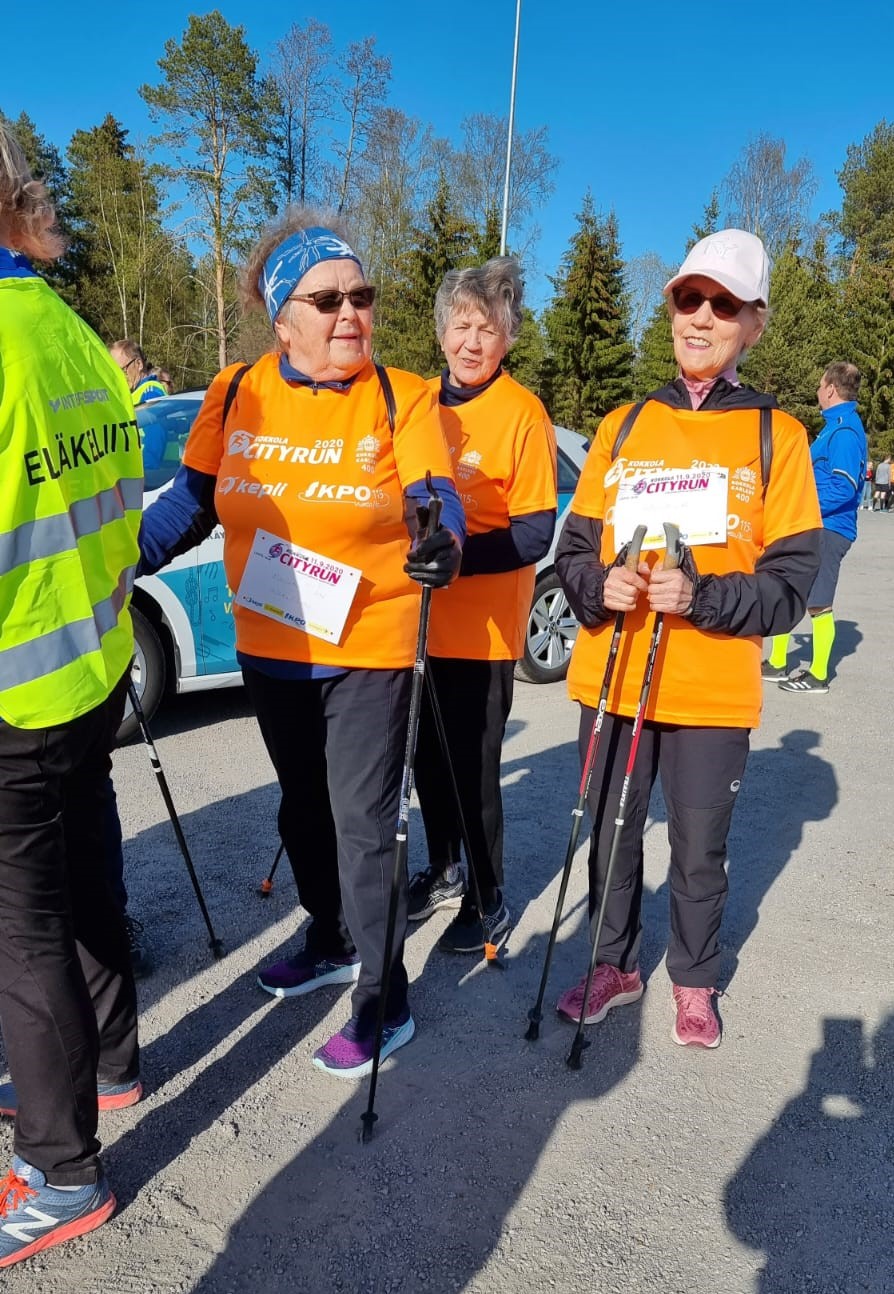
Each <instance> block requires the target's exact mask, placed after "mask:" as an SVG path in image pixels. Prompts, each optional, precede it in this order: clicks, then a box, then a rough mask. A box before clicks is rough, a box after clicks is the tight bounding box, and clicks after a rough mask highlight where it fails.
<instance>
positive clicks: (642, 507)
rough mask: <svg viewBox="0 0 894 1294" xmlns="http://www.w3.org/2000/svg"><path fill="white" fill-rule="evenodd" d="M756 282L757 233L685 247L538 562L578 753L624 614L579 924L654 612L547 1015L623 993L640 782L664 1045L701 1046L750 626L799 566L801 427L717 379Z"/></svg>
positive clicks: (758, 292) (750, 331)
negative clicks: (658, 932)
mask: <svg viewBox="0 0 894 1294" xmlns="http://www.w3.org/2000/svg"><path fill="white" fill-rule="evenodd" d="M769 278H770V266H769V262H768V259H767V254H766V252H765V250H764V247H763V244H762V243H761V241H760V239H759V238H757V237H755V236H754V235H753V234H750V233H747V232H745V231H744V230H741V229H723V230H720V231H719V232H718V233H716V234H711V235H709V236H708V237H707V238H703V239H702V240H701V241H700V242H698V243H696V245H695V246H694V247H693V248H692V250H691V251H690V252H689V254H688V255H687V257H686V259H685V260H684V262H683V264H682V265H681V267H680V270H679V272H678V273H677V274H675V275H674V276H673V278H672V279H671V280H670V282H668V283H667V284H666V286H665V288H664V294H665V297H666V298H667V306H668V311H669V314H670V321H671V330H672V333H673V343H674V354H675V356H676V359H677V364H678V365H679V371H678V375H677V377H676V379H675V380H674V381H673V382H671V383H669V384H668V385H667V386H665V387H663V388H662V389H661V390H659V391H656V392H654V393H653V394H652V395H650V396H649V397H648V398H647V399H646V400H644V401H642V402H641V403H640V404H637V405H625V406H624V407H622V408H620V409H616V410H615V411H614V412H613V413H610V414H609V415H608V416H607V417H606V418H604V419H603V421H602V423H601V424H600V426H599V430H598V432H597V435H596V439H595V441H594V443H593V447H592V448H591V450H590V452H589V454H588V456H587V463H586V465H585V467H584V470H583V473H582V474H581V478H580V482H579V484H578V488H577V492H576V494H575V497H574V501H573V503H572V508H571V513H570V515H569V518H568V521H567V522H566V524H565V527H564V530H563V533H562V536H561V539H560V541H559V546H558V552H557V557H556V566H557V570H558V574H559V578H560V579H561V581H562V585H563V587H564V589H565V592H566V594H567V596H568V600H569V602H570V603H571V606H572V608H573V610H574V612H575V614H576V615H577V617H578V619H579V620H580V622H581V630H580V633H579V635H578V638H577V642H576V644H575V648H574V653H573V655H572V659H571V666H570V670H569V675H568V684H569V691H570V694H571V696H572V697H573V698H574V699H575V700H577V701H578V702H580V706H581V719H580V751H581V759H582V760H584V759H585V758H586V753H587V750H588V749H589V748H590V743H591V738H592V735H593V731H594V727H595V719H596V713H597V707H598V705H599V699H600V693H601V690H602V686H603V680H604V676H605V669H606V664H607V660H608V654H609V646H610V643H611V639H612V630H613V623H614V621H615V617H616V615H617V613H619V612H623V613H624V628H623V636H622V639H621V644H620V650H619V652H618V661H619V664H618V666H617V668H616V670H615V673H614V676H613V678H612V682H611V685H610V688H609V693H608V701H607V711H606V714H605V719H604V723H603V726H602V729H601V733H600V735H599V740H598V744H597V745H596V752H595V761H594V765H593V776H592V780H591V783H590V792H589V809H590V814H591V818H592V821H593V823H594V824H595V825H594V828H593V834H592V839H591V844H590V863H589V866H590V914H591V918H593V916H594V914H595V913H596V912H598V910H599V907H600V904H601V902H602V898H603V891H604V889H605V878H606V873H607V870H608V868H607V864H608V855H609V851H610V847H611V842H612V837H613V834H614V832H615V827H616V819H618V817H619V813H618V807H619V804H620V801H621V786H622V780H623V777H624V774H625V770H626V765H627V763H628V755H629V753H630V750H631V744H632V733H633V726H634V716H635V714H636V711H637V705H638V702H639V699H640V691H641V687H642V683H643V678H644V671H645V667H646V661H647V657H648V651H649V645H650V642H651V640H652V636H653V630H654V626H655V617H656V615H657V614H659V613H661V614H663V616H664V626H663V639H662V641H661V649H660V651H659V653H658V657H657V663H656V667H655V674H654V679H653V683H652V687H651V692H650V694H649V700H648V704H647V706H646V709H645V714H644V723H643V724H642V728H641V733H640V738H639V746H638V748H637V749H636V757H635V761H634V765H633V769H632V774H631V778H630V782H629V789H628V794H627V798H626V811H625V813H624V814H623V824H622V825H621V824H618V830H619V832H620V837H619V840H620V847H619V851H618V853H617V855H616V862H615V867H614V870H613V873H612V876H611V882H610V885H609V887H608V897H607V900H606V906H605V915H604V922H603V925H602V930H601V934H600V938H599V944H598V948H597V950H596V970H595V975H594V976H593V979H592V983H591V988H590V992H589V996H588V998H587V1000H586V1001H585V1000H584V995H585V987H586V977H585V978H584V980H583V981H582V982H581V983H580V984H578V985H576V986H575V987H573V988H571V989H569V990H568V991H567V992H566V993H563V995H562V997H561V998H560V999H559V1003H558V1010H559V1012H560V1014H562V1015H563V1016H566V1017H568V1018H570V1019H572V1020H574V1021H575V1022H578V1021H580V1020H581V1019H583V1022H584V1023H585V1024H596V1023H598V1022H599V1021H601V1020H603V1019H604V1018H605V1016H606V1015H607V1013H608V1011H609V1010H611V1009H612V1008H614V1007H619V1006H623V1005H627V1004H630V1003H633V1002H636V1001H638V999H639V998H640V997H641V996H642V993H643V988H644V984H643V979H642V977H641V974H640V965H639V952H640V942H641V937H642V925H641V921H640V905H641V899H642V892H643V829H644V826H645V822H646V815H647V812H648V806H649V797H650V794H651V791H652V787H653V785H654V782H655V779H656V777H657V776H659V775H660V777H661V786H662V791H663V794H664V801H665V804H666V806H667V823H668V838H669V843H670V874H669V893H670V935H669V939H668V948H667V970H668V974H669V976H670V979H671V981H672V986H673V991H672V999H671V1000H672V1005H673V1008H674V1024H673V1039H674V1041H675V1042H676V1043H678V1044H680V1045H681V1046H690V1045H695V1046H700V1047H707V1048H714V1047H716V1046H717V1045H718V1044H719V1043H720V1039H721V1024H720V1020H719V1017H718V1013H717V1008H716V995H717V993H718V991H719V990H718V984H719V983H720V980H721V950H720V941H719V934H720V923H721V919H722V916H723V909H724V904H725V901H726V895H727V877H726V869H725V862H726V841H727V833H728V831H729V825H730V820H731V817H732V812H733V808H734V805H735V802H736V795H737V793H738V790H739V787H740V786H741V783H742V777H743V775H744V772H745V762H746V759H747V756H748V744H749V742H748V739H749V732H750V730H751V729H752V728H753V727H755V726H756V725H757V723H758V721H759V716H760V706H761V645H762V639H763V637H764V636H765V635H769V634H775V633H779V632H785V631H786V630H788V629H790V628H791V627H792V626H794V625H795V624H796V623H797V622H798V620H800V618H801V616H802V615H803V613H804V608H805V606H806V599H807V595H808V592H809V590H810V587H811V584H812V581H813V577H814V575H815V573H816V570H817V567H818V561H819V538H820V517H819V508H818V504H817V497H816V489H815V487H814V483H813V473H812V471H811V465H810V455H809V452H808V444H807V436H806V433H805V430H804V428H803V427H802V426H801V424H800V423H798V422H796V421H795V419H794V418H791V417H789V415H788V414H785V413H783V412H782V411H781V410H779V409H778V408H777V407H776V402H775V400H774V399H773V398H772V397H771V396H767V395H762V394H760V393H759V392H757V391H755V390H753V389H752V388H751V387H748V386H745V385H744V384H743V383H742V382H741V380H740V379H739V377H738V373H737V366H738V364H739V362H740V361H741V359H742V356H743V355H744V353H745V351H746V350H747V349H748V348H749V347H750V346H753V345H755V343H756V342H757V341H758V340H759V339H760V336H761V334H762V332H763V330H764V327H765V325H766V321H767V307H768V299H769ZM665 522H670V523H673V524H675V525H677V526H678V527H679V529H680V531H681V534H682V537H683V540H684V541H685V547H684V550H683V554H684V555H683V560H682V562H681V563H680V565H679V566H677V567H674V568H672V569H665V568H664V565H663V563H662V562H661V561H659V560H657V558H658V555H659V552H660V550H661V549H663V548H664V546H665V540H664V537H663V525H664V523H665ZM640 525H645V527H646V542H645V544H644V550H643V553H642V556H641V558H640V560H639V562H638V563H636V562H634V563H632V565H633V566H634V568H635V569H632V570H631V569H628V568H627V566H626V565H625V564H624V561H623V552H624V548H625V545H627V544H628V543H629V541H630V539H631V538H632V536H633V533H634V531H635V530H636V528H637V527H638V526H640ZM653 550H655V551H653ZM619 554H620V556H619Z"/></svg>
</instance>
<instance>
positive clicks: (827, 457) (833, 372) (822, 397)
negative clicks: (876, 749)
mask: <svg viewBox="0 0 894 1294" xmlns="http://www.w3.org/2000/svg"><path fill="white" fill-rule="evenodd" d="M859 389H860V373H859V370H858V369H857V367H856V365H855V364H845V363H836V364H830V365H829V367H828V368H827V369H826V371H825V373H823V376H822V378H821V379H820V384H819V388H818V390H817V393H816V394H817V400H818V401H819V407H820V409H821V410H822V414H823V420H824V422H825V426H824V427H823V430H822V431H821V432H820V434H819V435H818V436H817V438H816V440H815V441H814V442H813V444H812V445H811V446H810V457H811V460H812V462H813V474H814V477H815V478H816V489H817V494H818V495H819V503H820V512H821V513H822V518H823V531H822V544H821V547H820V558H821V560H820V568H819V571H818V572H817V576H816V580H815V582H814V585H813V588H812V589H811V590H810V594H809V596H808V598H807V610H808V612H809V614H810V627H811V631H812V634H813V656H812V659H811V662H810V669H800V670H796V671H795V672H794V673H793V674H791V675H789V674H788V671H787V668H786V665H787V660H788V643H789V634H787V633H785V634H778V635H777V636H776V637H774V639H773V642H772V646H771V651H770V656H769V659H768V660H766V661H764V662H763V664H762V667H761V673H762V676H763V678H765V679H767V680H768V681H770V682H772V681H773V680H776V681H777V682H778V683H779V686H780V688H781V689H782V691H783V692H828V690H829V657H830V656H831V654H832V644H833V643H834V641H835V618H834V616H833V614H832V603H833V602H834V600H835V590H836V588H837V587H838V574H839V571H840V570H841V563H842V560H843V559H844V557H845V554H846V553H847V551H848V549H849V548H850V546H851V544H852V543H853V542H854V540H855V539H856V538H857V509H858V508H859V506H860V498H861V496H862V494H863V482H864V479H865V476H866V432H865V431H864V430H863V424H862V422H861V421H860V415H859V414H858V413H857V392H858V391H859Z"/></svg>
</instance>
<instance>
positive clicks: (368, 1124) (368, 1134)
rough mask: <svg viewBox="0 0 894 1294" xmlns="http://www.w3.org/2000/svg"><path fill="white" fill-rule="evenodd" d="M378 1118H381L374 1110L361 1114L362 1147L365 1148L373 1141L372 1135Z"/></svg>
mask: <svg viewBox="0 0 894 1294" xmlns="http://www.w3.org/2000/svg"><path fill="white" fill-rule="evenodd" d="M378 1117H379V1116H378V1115H377V1114H376V1113H374V1111H372V1110H367V1111H366V1113H365V1114H361V1116H360V1141H361V1144H362V1145H364V1146H365V1145H367V1144H368V1142H370V1141H372V1135H373V1132H374V1130H375V1126H376V1120H377V1119H378Z"/></svg>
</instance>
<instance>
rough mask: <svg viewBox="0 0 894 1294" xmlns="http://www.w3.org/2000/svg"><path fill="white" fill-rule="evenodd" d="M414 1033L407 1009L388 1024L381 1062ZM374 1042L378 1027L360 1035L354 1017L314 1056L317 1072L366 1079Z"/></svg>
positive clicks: (383, 1036) (406, 1041)
mask: <svg viewBox="0 0 894 1294" xmlns="http://www.w3.org/2000/svg"><path fill="white" fill-rule="evenodd" d="M415 1032H416V1025H415V1023H414V1021H413V1017H412V1016H411V1015H410V1008H409V1007H408V1006H407V1007H404V1009H403V1011H402V1012H401V1014H400V1015H398V1016H395V1017H394V1019H393V1020H386V1021H385V1028H384V1030H383V1031H382V1051H381V1053H380V1058H381V1059H382V1060H385V1058H386V1057H387V1056H390V1055H391V1053H392V1052H393V1051H397V1049H398V1047H403V1046H404V1045H405V1044H406V1043H408V1042H409V1041H410V1039H411V1038H412V1037H413V1034H414V1033H415ZM375 1041H376V1031H375V1027H373V1028H372V1029H371V1030H370V1032H369V1033H366V1034H362V1035H361V1034H360V1032H359V1030H358V1027H357V1017H356V1016H354V1017H353V1018H352V1019H350V1020H349V1021H348V1023H347V1024H346V1025H345V1027H344V1028H343V1029H340V1030H339V1031H338V1033H336V1034H333V1036H332V1037H331V1038H330V1039H329V1041H328V1042H327V1043H326V1045H325V1046H324V1047H320V1048H318V1050H317V1051H315V1052H314V1064H315V1065H316V1067H317V1069H322V1070H324V1071H325V1072H326V1073H327V1074H333V1075H334V1076H335V1077H336V1078H363V1077H365V1075H366V1074H369V1073H370V1072H371V1070H372V1057H373V1047H374V1045H375Z"/></svg>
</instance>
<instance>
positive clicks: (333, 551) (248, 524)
mask: <svg viewBox="0 0 894 1294" xmlns="http://www.w3.org/2000/svg"><path fill="white" fill-rule="evenodd" d="M238 368H239V365H231V366H230V367H229V368H226V369H224V370H223V372H221V373H218V375H217V377H216V378H215V379H214V381H213V382H212V384H211V386H210V388H209V390H208V394H207V395H206V397H205V401H204V403H203V404H202V408H201V409H200V411H199V416H198V417H197V419H196V421H195V423H194V425H193V428H192V431H191V432H190V436H189V440H188V441H187V445H186V449H185V451H184V454H183V461H184V463H185V464H186V465H187V466H188V467H192V468H195V469H196V470H197V471H199V472H206V473H208V474H210V475H212V476H216V477H217V487H216V490H215V493H214V505H215V507H216V509H217V514H218V516H219V517H220V520H221V524H222V525H223V528H224V566H225V569H226V573H227V581H228V583H229V585H230V587H231V588H232V589H234V590H238V588H239V583H240V581H241V579H242V573H243V570H244V568H245V564H246V562H247V560H248V556H249V553H250V552H251V547H252V541H253V539H254V536H255V532H256V531H257V530H258V529H261V530H266V531H268V532H270V533H271V534H273V535H276V536H278V537H279V538H282V539H285V540H287V541H289V542H290V543H293V544H296V545H298V546H300V547H303V548H309V549H312V550H313V551H314V552H317V553H320V554H322V555H323V556H325V557H329V558H332V559H334V560H335V561H337V562H345V563H347V564H348V565H350V566H355V567H359V569H360V570H361V571H362V572H363V574H362V578H361V580H360V584H359V587H358V589H357V592H356V594H355V597H354V600H353V603H352V604H351V609H350V611H349V613H348V618H347V622H346V624H345V627H344V631H343V633H342V636H341V641H340V642H339V643H337V644H336V643H332V642H326V641H324V640H322V639H320V638H315V637H312V636H311V635H309V634H305V633H304V632H303V631H302V630H300V629H296V628H292V627H291V626H289V625H285V624H282V623H280V622H278V621H276V620H272V619H269V618H268V617H267V616H264V615H261V614H260V613H259V612H257V611H252V610H250V609H249V608H247V607H243V606H240V605H239V603H235V604H234V614H235V620H236V646H237V648H238V650H239V651H241V652H245V653H246V654H248V655H250V656H260V657H269V658H272V659H274V660H292V661H309V662H312V663H314V664H322V665H343V666H345V667H346V668H356V667H366V668H372V669H399V668H402V667H404V666H406V665H410V664H412V662H413V660H414V658H415V650H416V633H417V629H418V624H419V598H420V588H419V585H418V584H415V583H414V582H413V581H412V580H411V579H410V578H409V576H407V575H406V574H404V570H403V564H404V562H405V561H406V556H407V552H408V550H409V546H410V541H409V537H408V534H407V527H406V522H405V519H404V499H403V491H404V488H405V487H406V486H408V485H411V484H413V482H414V481H419V480H422V479H424V477H425V473H426V471H430V472H431V473H432V476H442V477H445V476H446V477H448V478H450V479H451V480H452V479H453V470H452V467H451V464H450V454H449V451H448V449H447V445H446V443H445V441H444V433H443V430H442V428H441V423H440V419H439V417H438V409H437V404H436V402H435V399H434V397H433V395H432V393H431V391H430V390H429V387H428V385H427V383H426V382H424V381H423V380H422V378H418V377H415V376H414V375H413V374H411V373H404V372H401V371H400V370H397V369H389V370H388V373H389V376H390V378H391V382H392V386H393V388H394V398H395V403H396V405H397V415H396V419H395V431H394V436H393V438H392V435H391V430H390V428H389V426H388V415H387V410H386V407H385V398H384V396H383V394H382V389H381V386H380V385H379V379H378V377H377V376H376V371H375V368H374V366H373V364H372V363H369V364H367V365H366V367H365V368H364V369H362V370H361V371H360V373H359V374H358V376H357V377H356V378H355V380H354V382H353V383H352V385H351V386H350V388H349V389H348V390H347V391H332V390H326V389H324V388H321V389H319V390H317V391H316V392H314V390H313V388H311V387H308V386H299V385H294V384H291V383H288V382H286V381H284V379H283V378H282V377H281V376H280V372H279V356H278V355H276V354H273V353H271V354H267V355H264V356H263V357H262V358H261V359H260V360H258V362H257V363H256V364H254V365H253V366H252V367H251V368H250V369H249V370H248V372H247V373H246V374H245V377H244V378H243V379H242V382H241V384H240V386H239V389H238V392H237V395H236V399H235V400H234V401H233V404H232V407H231V409H230V412H229V416H228V418H227V426H226V435H224V428H223V426H222V415H223V405H224V400H225V398H226V393H227V389H228V387H229V385H230V380H231V379H232V377H233V375H234V373H235V372H236V371H237V370H238Z"/></svg>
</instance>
